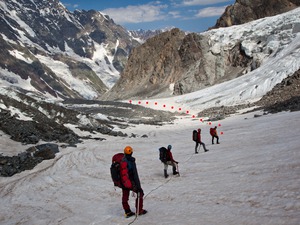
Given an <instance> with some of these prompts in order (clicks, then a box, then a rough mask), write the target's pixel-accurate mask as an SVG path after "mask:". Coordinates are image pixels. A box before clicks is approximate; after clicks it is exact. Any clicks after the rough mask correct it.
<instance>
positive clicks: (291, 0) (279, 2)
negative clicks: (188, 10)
mask: <svg viewBox="0 0 300 225" xmlns="http://www.w3.org/2000/svg"><path fill="white" fill-rule="evenodd" d="M299 6H300V1H299V0H263V1H262V0H251V1H250V0H236V2H235V3H234V4H233V5H231V6H228V7H227V8H226V10H225V12H224V13H223V15H222V16H221V17H220V18H219V19H218V20H217V22H216V25H215V26H213V27H211V29H214V28H219V27H230V26H233V25H239V24H244V23H247V22H250V21H253V20H257V19H260V18H264V17H268V16H275V15H278V14H281V13H284V12H288V11H290V10H292V9H295V8H297V7H299Z"/></svg>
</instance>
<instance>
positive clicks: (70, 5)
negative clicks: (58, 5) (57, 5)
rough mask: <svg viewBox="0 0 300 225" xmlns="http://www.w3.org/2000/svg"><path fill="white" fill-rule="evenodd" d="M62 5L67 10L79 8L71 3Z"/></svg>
mask: <svg viewBox="0 0 300 225" xmlns="http://www.w3.org/2000/svg"><path fill="white" fill-rule="evenodd" d="M63 5H64V6H65V7H67V8H73V9H76V8H78V7H79V5H78V4H71V3H63Z"/></svg>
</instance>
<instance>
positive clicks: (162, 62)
mask: <svg viewBox="0 0 300 225" xmlns="http://www.w3.org/2000/svg"><path fill="white" fill-rule="evenodd" d="M184 37H185V33H184V32H182V31H180V30H179V29H173V30H171V31H167V32H164V33H162V34H160V35H158V36H155V37H153V38H150V39H148V40H147V42H146V43H144V44H143V45H141V46H139V47H137V48H135V49H133V50H132V52H131V54H130V56H129V58H128V62H127V65H126V68H125V69H124V71H123V73H122V74H121V78H120V79H119V81H118V82H117V84H116V85H115V86H114V87H113V88H112V89H111V91H110V92H109V93H107V94H106V95H105V96H104V99H124V98H127V97H132V96H133V95H138V96H143V97H147V96H152V95H155V94H157V93H160V92H161V91H162V90H163V89H164V90H166V91H167V92H169V93H170V94H171V93H172V91H170V90H169V91H168V88H169V84H170V83H172V82H174V81H175V79H176V77H178V76H179V74H180V73H181V58H180V55H179V52H178V49H179V48H180V46H181V43H182V41H183V39H184Z"/></svg>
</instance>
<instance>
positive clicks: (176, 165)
mask: <svg viewBox="0 0 300 225" xmlns="http://www.w3.org/2000/svg"><path fill="white" fill-rule="evenodd" d="M176 169H177V172H178V176H179V177H180V173H179V169H178V163H176Z"/></svg>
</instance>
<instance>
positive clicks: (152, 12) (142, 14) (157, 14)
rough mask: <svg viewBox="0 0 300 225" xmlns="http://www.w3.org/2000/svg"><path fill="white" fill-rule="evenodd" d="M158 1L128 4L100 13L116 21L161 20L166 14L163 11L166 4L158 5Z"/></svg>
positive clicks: (120, 22)
mask: <svg viewBox="0 0 300 225" xmlns="http://www.w3.org/2000/svg"><path fill="white" fill-rule="evenodd" d="M158 3H159V2H155V3H149V4H146V5H137V6H132V5H129V6H127V7H122V8H110V9H105V10H103V11H102V13H105V14H107V15H109V17H110V18H112V19H113V20H114V21H115V22H116V23H119V24H126V23H141V22H152V21H158V20H163V19H165V18H166V14H165V13H164V12H163V10H164V9H165V8H167V5H159V4H158Z"/></svg>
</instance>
